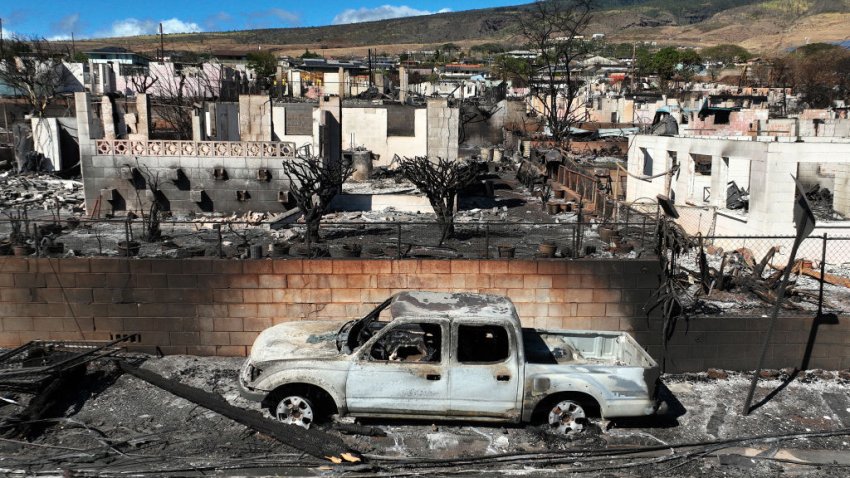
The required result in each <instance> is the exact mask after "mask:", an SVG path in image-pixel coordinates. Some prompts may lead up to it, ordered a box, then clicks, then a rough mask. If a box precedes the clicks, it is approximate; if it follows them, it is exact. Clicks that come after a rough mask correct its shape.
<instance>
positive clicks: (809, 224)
mask: <svg viewBox="0 0 850 478" xmlns="http://www.w3.org/2000/svg"><path fill="white" fill-rule="evenodd" d="M791 177H792V178H794V183H795V184H796V186H797V200H796V201H795V202H794V225H795V226H796V227H797V237H796V238H795V239H794V245H793V246H792V247H791V255H790V256H789V257H788V263H787V264H785V270H784V272H783V273H782V282H781V283H780V285H779V292H778V293H777V294H778V296H777V297H776V301H775V302H774V303H773V310H772V311H771V314H770V322H769V323H768V326H767V331H766V332H765V334H764V341H763V342H762V346H761V355H759V362H758V366H757V367H756V370H755V372H754V373H753V378H752V380H751V381H750V389H749V391H748V392H747V398H746V399H745V400H744V409H743V410H742V413H743V414H744V415H745V416H746V415H749V414H750V411H751V405H752V403H753V395H754V394H755V391H756V384H757V383H758V379H759V372H761V369H762V367H763V366H764V357H765V355H767V346H768V344H769V343H770V337H771V336H772V335H773V328H774V327H775V325H776V317H777V316H778V315H779V308H780V307H781V306H782V301H783V300H784V299H785V288H786V287H787V286H788V277H789V276H791V270H792V269H793V268H794V261H795V259H796V257H797V249H799V248H800V244H801V243H802V242H803V240H804V239H806V237H808V236H809V234H811V233H812V231H813V230H814V228H815V215H814V214H813V213H812V208H811V207H810V206H809V201H808V200H807V199H806V193H805V191H803V187H802V185H800V182H799V181H798V180H797V178H795V177H794V176H793V175H792V176H791Z"/></svg>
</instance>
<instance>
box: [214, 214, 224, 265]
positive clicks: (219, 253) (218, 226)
mask: <svg viewBox="0 0 850 478" xmlns="http://www.w3.org/2000/svg"><path fill="white" fill-rule="evenodd" d="M215 230H216V231H217V232H218V258H219V259H221V258H222V257H224V251H223V250H222V249H223V247H222V246H223V244H222V242H223V241H222V237H221V223H218V224H216V225H215Z"/></svg>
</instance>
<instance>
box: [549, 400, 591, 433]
mask: <svg viewBox="0 0 850 478" xmlns="http://www.w3.org/2000/svg"><path fill="white" fill-rule="evenodd" d="M586 422H587V414H586V413H585V411H584V407H582V406H581V404H579V403H578V402H577V401H573V400H561V401H559V402H557V403H555V404H554V405H553V406H552V408H551V409H550V410H549V417H548V423H549V428H550V429H551V430H552V431H554V432H556V433H558V434H561V435H574V434H576V433H580V432H581V431H582V430H584V424H585V423H586Z"/></svg>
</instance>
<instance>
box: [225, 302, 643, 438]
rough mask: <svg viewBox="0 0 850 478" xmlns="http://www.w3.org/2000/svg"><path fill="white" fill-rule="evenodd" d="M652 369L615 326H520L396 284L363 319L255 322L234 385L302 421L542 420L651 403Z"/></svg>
mask: <svg viewBox="0 0 850 478" xmlns="http://www.w3.org/2000/svg"><path fill="white" fill-rule="evenodd" d="M658 374H659V369H658V365H657V364H656V363H655V361H654V360H653V359H652V357H650V356H649V355H648V354H647V353H646V352H645V351H644V350H643V349H642V348H641V347H640V345H638V344H637V342H635V340H634V339H633V338H632V337H630V336H629V335H628V334H625V333H621V332H602V331H565V330H540V329H533V328H523V327H522V326H521V324H520V320H519V317H518V316H517V313H516V309H515V307H514V305H513V303H512V302H511V301H510V300H509V299H507V298H505V297H500V296H492V295H481V294H471V293H436V292H402V293H398V294H396V295H394V296H392V297H390V298H389V299H387V300H386V301H385V302H384V303H382V304H381V305H379V306H378V307H377V308H375V309H374V310H373V311H372V312H370V313H369V314H367V315H366V316H365V317H363V318H361V319H358V320H352V321H349V322H346V323H344V324H341V323H340V322H337V321H309V322H308V321H305V322H288V323H283V324H279V325H276V326H274V327H271V328H269V329H267V330H265V331H263V332H262V333H261V334H260V335H259V337H257V340H256V341H255V342H254V346H253V348H252V350H251V356H250V357H249V358H248V360H247V361H246V363H245V365H244V367H243V369H242V370H241V372H240V389H241V391H242V394H243V395H244V396H246V397H247V398H250V399H253V400H256V401H262V402H263V403H264V405H265V406H267V407H268V408H269V410H270V411H271V413H272V414H273V415H274V416H276V417H277V418H278V419H280V420H282V421H284V422H286V423H290V424H294V425H299V426H302V427H305V428H307V427H309V426H310V424H311V423H313V422H314V421H318V420H320V419H322V418H327V417H328V416H330V415H332V414H339V415H352V416H358V417H391V418H424V419H441V420H442V419H460V420H476V421H504V422H514V423H518V422H535V421H538V422H541V423H548V424H549V425H550V426H551V427H552V428H553V429H554V430H556V431H558V432H561V433H567V434H569V433H575V432H578V431H580V430H582V428H583V425H584V423H586V417H587V416H592V415H598V416H602V417H606V418H609V417H623V416H641V415H650V414H653V413H656V411H657V410H658V402H657V401H656V398H655V386H656V382H657V379H658Z"/></svg>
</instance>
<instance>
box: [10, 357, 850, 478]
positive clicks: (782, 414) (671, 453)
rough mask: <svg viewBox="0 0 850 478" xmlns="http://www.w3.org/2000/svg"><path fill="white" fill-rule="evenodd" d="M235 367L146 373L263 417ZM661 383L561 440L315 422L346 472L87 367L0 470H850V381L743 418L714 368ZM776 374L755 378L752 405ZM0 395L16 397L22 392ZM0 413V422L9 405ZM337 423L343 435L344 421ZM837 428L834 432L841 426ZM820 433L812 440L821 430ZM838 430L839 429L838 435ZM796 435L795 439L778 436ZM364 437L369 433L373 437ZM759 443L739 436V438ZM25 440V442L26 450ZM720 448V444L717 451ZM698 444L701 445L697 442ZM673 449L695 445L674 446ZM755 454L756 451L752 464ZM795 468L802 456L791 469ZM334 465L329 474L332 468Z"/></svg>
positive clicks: (743, 380) (456, 428) (13, 446)
mask: <svg viewBox="0 0 850 478" xmlns="http://www.w3.org/2000/svg"><path fill="white" fill-rule="evenodd" d="M241 364H242V359H235V358H233V359H231V358H201V357H186V356H169V357H165V358H150V359H149V360H147V361H146V362H145V364H144V365H143V368H147V369H150V370H153V371H155V372H157V373H159V374H161V375H163V376H166V377H169V378H173V379H176V380H179V381H181V382H183V383H186V384H188V385H191V386H194V387H198V388H202V389H204V390H207V391H211V392H215V393H218V394H220V395H221V396H223V397H224V398H225V399H226V400H227V401H229V402H230V403H231V404H233V405H236V406H239V407H244V408H249V409H256V410H259V405H257V404H255V403H253V402H248V401H246V400H243V399H242V398H241V397H239V395H238V393H237V388H236V377H237V371H238V368H239V366H240V365H241ZM711 375H712V376H713V377H720V378H712V377H709V376H708V374H694V375H676V376H671V375H668V376H665V377H664V382H665V384H666V387H667V389H668V390H669V392H670V393H669V395H670V397H671V400H670V404H671V413H670V414H669V415H668V416H666V417H663V418H658V419H640V420H638V419H629V420H626V419H620V420H616V421H613V422H603V421H599V420H596V421H595V422H594V423H595V426H593V427H591V430H590V431H589V432H587V433H586V434H584V435H583V436H581V437H579V438H575V439H566V438H562V437H558V436H553V435H552V434H550V433H548V432H547V431H546V430H545V429H543V428H541V427H534V426H528V427H521V426H500V425H482V424H471V423H423V422H399V421H379V420H369V421H365V422H363V423H362V424H363V425H365V427H361V429H360V430H361V431H367V429H369V428H373V429H376V430H371V431H372V432H375V431H377V432H379V433H378V434H379V435H380V434H384V435H385V436H367V435H357V434H353V435H352V434H350V433H351V431H350V430H348V432H347V433H343V432H342V431H341V430H340V429H339V428H340V427H339V426H335V425H333V424H328V425H325V426H323V427H322V428H323V429H325V430H326V431H327V432H328V433H331V434H333V435H335V436H339V437H341V438H342V439H343V440H344V441H345V442H346V443H347V444H348V445H349V446H350V447H351V448H353V449H356V450H358V451H360V452H362V453H363V454H364V456H365V458H366V463H365V464H361V465H356V466H355V467H354V468H349V469H344V468H342V467H334V465H332V464H331V463H330V462H327V461H325V462H322V461H319V460H317V459H314V458H311V457H308V456H303V455H302V454H301V453H300V452H298V451H297V450H294V449H292V448H290V447H288V446H286V445H284V444H281V443H279V442H277V441H276V440H274V439H272V438H269V437H266V436H263V435H259V434H257V433H255V432H254V431H252V430H250V429H248V428H246V427H244V426H242V425H239V424H237V423H235V422H233V421H231V420H229V419H227V418H224V417H222V416H220V415H217V414H216V413H214V412H211V411H209V410H206V409H204V408H201V407H198V406H197V405H195V404H193V403H191V402H188V401H186V400H183V399H181V398H178V397H176V396H174V395H171V394H170V393H168V392H165V391H163V390H160V389H158V388H155V387H154V386H152V385H150V384H148V383H146V382H143V381H141V380H139V379H136V378H134V377H131V376H128V375H118V374H116V373H115V369H114V368H113V367H112V366H109V365H100V366H92V367H90V370H89V373H88V375H87V377H86V379H85V380H84V381H83V382H82V383H80V384H79V388H78V389H77V390H69V391H68V395H67V400H65V403H63V404H62V407H61V408H63V409H64V410H65V414H64V417H59V418H56V419H51V420H48V421H47V422H46V423H44V425H45V426H46V428H45V429H44V431H43V432H42V433H41V434H38V435H36V436H33V437H32V438H31V441H29V442H27V441H26V440H25V439H22V438H20V437H15V438H6V439H3V440H0V474H8V475H16V474H21V475H27V474H34V473H44V472H48V473H50V472H52V473H56V474H61V473H62V472H63V470H69V471H70V473H71V475H70V476H77V475H79V476H89V475H105V476H116V475H125V476H126V475H128V474H129V475H147V476H164V475H175V476H186V475H197V476H200V475H208V474H214V475H215V474H218V475H235V476H245V475H251V476H257V475H281V474H287V475H319V474H327V473H331V474H336V473H356V474H364V475H368V474H373V473H387V474H389V475H399V474H406V473H414V474H423V475H434V474H440V475H445V474H456V473H464V474H479V473H480V474H491V473H493V472H497V473H505V474H517V473H519V474H531V475H537V474H552V475H563V474H566V473H570V472H582V473H583V474H585V476H677V477H682V476H742V477H743V476H776V475H778V474H782V473H784V474H788V475H791V476H796V475H810V476H836V477H837V476H846V474H847V473H850V468H848V467H846V466H844V465H850V453H847V450H848V449H850V431H846V430H844V429H847V428H850V393H848V392H850V376H848V374H847V373H844V374H841V375H840V376H839V373H837V372H806V373H802V374H800V375H799V376H798V377H797V378H795V379H794V380H792V381H790V383H788V384H787V386H785V387H784V388H783V389H782V390H781V391H779V392H778V393H776V394H775V396H774V397H772V399H771V400H770V401H768V402H767V403H766V404H764V405H763V406H761V407H760V408H759V409H758V410H756V411H755V412H754V413H752V414H751V415H750V416H747V417H744V416H742V415H741V410H740V409H741V406H742V403H743V399H744V397H745V394H746V389H747V386H748V384H749V377H748V376H745V375H742V374H736V373H729V374H728V376H725V377H724V375H725V373H721V372H717V373H712V374H711ZM784 378H786V376H785V375H782V374H780V375H779V376H778V377H775V378H772V379H765V380H762V381H761V382H760V386H759V389H758V391H757V394H756V401H758V400H760V399H761V398H763V397H765V396H766V395H768V394H769V393H770V392H771V391H772V390H774V389H776V388H777V387H779V386H780V385H781V384H782V383H783V382H782V379H784ZM0 396H3V397H6V398H9V399H11V400H18V401H20V402H21V403H22V404H23V403H25V402H26V396H23V395H21V396H13V395H10V394H8V393H3V394H0ZM2 403H3V405H0V419H4V418H6V417H8V416H9V415H11V414H12V413H14V412H15V411H16V410H17V409H18V406H17V405H14V404H10V403H7V402H2ZM343 427H344V428H352V427H345V426H343ZM841 430H844V431H841ZM821 431H826V432H827V433H824V434H820V433H817V432H821ZM836 431H838V432H836ZM795 434H802V435H800V436H798V437H797V438H783V439H778V438H776V437H786V436H791V435H795ZM370 435H374V433H370ZM755 436H760V437H762V438H760V439H756V440H751V441H738V440H737V439H739V438H743V437H755ZM25 442H26V443H25ZM720 442H724V443H720ZM706 443H708V445H706ZM681 444H691V445H693V446H688V447H678V446H677V445H681ZM755 455H758V456H755ZM799 462H807V464H800V463H799ZM816 464H817V466H816ZM328 467H330V468H328Z"/></svg>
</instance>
